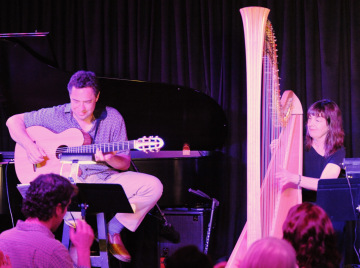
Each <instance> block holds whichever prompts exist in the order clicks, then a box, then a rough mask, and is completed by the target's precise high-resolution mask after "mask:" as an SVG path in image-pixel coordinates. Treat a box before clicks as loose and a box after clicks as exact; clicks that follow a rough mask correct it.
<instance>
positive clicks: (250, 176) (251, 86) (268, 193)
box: [226, 7, 302, 267]
mask: <svg viewBox="0 0 360 268" xmlns="http://www.w3.org/2000/svg"><path fill="white" fill-rule="evenodd" d="M240 13H241V15H242V18H243V23H244V33H245V45H246V68H247V109H248V113H247V114H248V115H247V223H246V225H245V227H244V229H243V231H242V233H241V235H240V237H239V239H238V242H237V244H236V246H235V248H234V250H233V252H232V254H231V256H230V258H229V261H228V264H227V266H226V267H237V266H238V263H239V262H240V260H241V259H242V257H243V256H244V254H245V252H246V250H247V248H248V247H249V246H250V245H251V244H252V243H253V242H254V241H256V240H258V239H260V238H262V237H267V236H275V237H279V238H281V237H282V230H281V227H282V223H283V222H284V219H285V217H286V215H287V212H288V210H289V209H290V207H292V206H293V205H295V204H297V203H299V202H301V192H300V190H299V188H298V187H297V185H295V184H292V183H288V184H287V185H285V186H284V187H283V185H281V184H280V182H279V180H278V179H277V178H276V177H275V174H276V172H277V168H278V167H281V170H287V171H289V172H292V173H296V174H301V172H302V107H301V104H300V102H299V100H298V98H297V97H296V96H295V94H294V93H293V92H291V91H285V92H284V93H283V95H282V97H281V99H280V88H279V78H278V67H277V55H276V44H275V38H274V35H273V33H272V27H271V24H270V23H269V22H267V15H268V13H269V10H268V9H266V8H261V7H247V8H243V9H241V10H240ZM261 82H262V85H261ZM273 140H277V143H276V145H277V146H276V148H275V149H274V150H270V144H271V142H272V141H273Z"/></svg>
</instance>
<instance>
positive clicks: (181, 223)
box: [158, 208, 209, 267]
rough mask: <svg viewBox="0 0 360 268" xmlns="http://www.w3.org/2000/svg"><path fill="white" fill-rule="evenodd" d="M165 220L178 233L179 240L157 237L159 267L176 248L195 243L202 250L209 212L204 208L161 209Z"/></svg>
mask: <svg viewBox="0 0 360 268" xmlns="http://www.w3.org/2000/svg"><path fill="white" fill-rule="evenodd" d="M163 213H164V215H165V217H166V219H167V221H168V222H169V223H170V224H171V225H172V226H173V227H174V229H175V231H177V232H179V234H180V242H179V243H172V242H170V241H168V240H166V239H165V238H163V237H161V236H160V237H159V241H158V255H159V259H160V267H164V265H163V262H164V259H166V257H168V256H170V255H172V254H173V253H174V252H175V251H176V250H177V249H178V248H180V247H183V246H187V245H195V246H197V247H198V248H199V250H200V251H204V247H205V242H206V241H205V240H206V232H207V225H208V219H209V213H208V211H206V210H205V209H203V208H201V209H184V210H182V209H166V210H164V211H163Z"/></svg>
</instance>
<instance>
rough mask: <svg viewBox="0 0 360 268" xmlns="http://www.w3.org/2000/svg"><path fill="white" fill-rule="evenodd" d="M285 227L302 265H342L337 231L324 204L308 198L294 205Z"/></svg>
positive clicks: (284, 230)
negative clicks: (322, 206) (316, 203)
mask: <svg viewBox="0 0 360 268" xmlns="http://www.w3.org/2000/svg"><path fill="white" fill-rule="evenodd" d="M282 229H283V238H284V239H285V240H287V241H289V242H290V243H291V244H292V246H293V247H294V249H295V251H296V259H297V262H298V265H299V268H311V267H329V268H332V267H334V268H335V267H339V265H340V261H341V257H340V254H339V252H338V250H337V244H336V234H335V231H334V228H333V225H332V223H331V220H330V218H329V217H328V215H327V214H326V212H325V211H324V210H323V209H322V208H321V207H319V206H317V205H315V204H313V203H309V202H304V203H302V204H299V205H295V206H293V207H292V208H291V209H290V210H289V213H288V215H287V218H286V219H285V221H284V224H283V228H282Z"/></svg>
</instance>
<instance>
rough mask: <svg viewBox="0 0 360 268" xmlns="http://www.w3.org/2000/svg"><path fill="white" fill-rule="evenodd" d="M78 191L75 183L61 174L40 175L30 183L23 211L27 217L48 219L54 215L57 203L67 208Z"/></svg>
mask: <svg viewBox="0 0 360 268" xmlns="http://www.w3.org/2000/svg"><path fill="white" fill-rule="evenodd" d="M77 191H78V190H77V187H76V186H75V185H73V184H71V183H70V181H69V180H68V179H65V178H64V177H62V176H60V175H57V174H45V175H39V176H38V177H37V178H36V179H35V180H33V181H32V182H31V183H30V187H29V189H28V190H27V191H26V197H25V198H24V200H23V205H22V210H21V211H22V213H23V214H24V216H25V217H26V218H29V217H30V218H38V219H39V220H41V221H48V220H49V219H50V218H51V217H52V216H53V215H54V213H55V208H56V207H57V205H58V204H61V207H62V208H63V209H65V207H66V206H67V205H68V204H69V202H70V200H71V198H72V197H73V196H74V195H76V194H77Z"/></svg>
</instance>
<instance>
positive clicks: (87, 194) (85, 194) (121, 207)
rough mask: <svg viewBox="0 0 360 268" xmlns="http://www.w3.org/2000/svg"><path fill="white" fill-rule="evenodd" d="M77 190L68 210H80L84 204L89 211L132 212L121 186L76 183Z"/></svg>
mask: <svg viewBox="0 0 360 268" xmlns="http://www.w3.org/2000/svg"><path fill="white" fill-rule="evenodd" d="M76 186H77V187H78V189H79V192H78V194H77V195H76V196H74V197H73V198H72V200H71V204H70V206H69V208H68V210H69V211H82V204H86V205H87V208H86V212H89V213H99V212H104V213H133V210H132V208H131V205H130V203H129V200H128V199H127V197H126V194H125V192H124V189H123V187H122V186H121V185H120V184H113V183H76Z"/></svg>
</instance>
